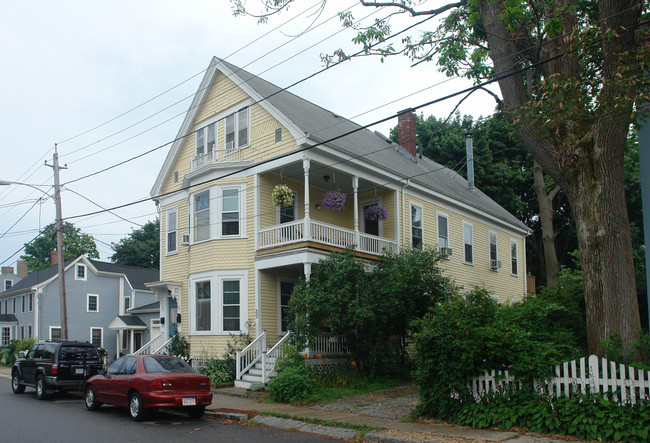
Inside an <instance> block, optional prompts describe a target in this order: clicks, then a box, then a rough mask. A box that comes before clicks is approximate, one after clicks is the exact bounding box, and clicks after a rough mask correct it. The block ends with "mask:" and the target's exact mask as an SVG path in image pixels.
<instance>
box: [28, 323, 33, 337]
mask: <svg viewBox="0 0 650 443" xmlns="http://www.w3.org/2000/svg"><path fill="white" fill-rule="evenodd" d="M27 337H33V335H32V325H27Z"/></svg>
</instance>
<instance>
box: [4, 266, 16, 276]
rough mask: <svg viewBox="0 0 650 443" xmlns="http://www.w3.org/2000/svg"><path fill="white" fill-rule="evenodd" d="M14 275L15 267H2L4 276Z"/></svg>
mask: <svg viewBox="0 0 650 443" xmlns="http://www.w3.org/2000/svg"><path fill="white" fill-rule="evenodd" d="M13 273H14V267H13V266H3V267H2V275H7V274H13Z"/></svg>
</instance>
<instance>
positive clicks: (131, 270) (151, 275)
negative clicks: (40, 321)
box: [0, 259, 160, 297]
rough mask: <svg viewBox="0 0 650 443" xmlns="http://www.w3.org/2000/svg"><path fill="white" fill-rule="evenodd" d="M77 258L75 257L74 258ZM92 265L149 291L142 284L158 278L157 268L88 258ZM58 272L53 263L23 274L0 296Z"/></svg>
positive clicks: (66, 264) (25, 287)
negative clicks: (22, 276)
mask: <svg viewBox="0 0 650 443" xmlns="http://www.w3.org/2000/svg"><path fill="white" fill-rule="evenodd" d="M75 260H77V259H75ZM75 260H67V261H66V262H65V267H66V268H67V267H68V266H69V265H70V264H71V263H73V262H74V261H75ZM88 262H90V264H91V265H92V266H94V267H95V268H96V269H97V271H99V272H110V273H114V274H123V275H124V276H126V278H127V279H128V280H129V283H130V284H131V286H132V287H133V289H137V290H142V291H150V289H149V288H147V287H146V286H145V285H144V284H145V283H147V282H151V281H156V280H158V279H159V278H160V273H159V271H158V270H157V269H147V268H138V267H135V266H124V265H118V264H115V263H106V262H102V261H99V260H88ZM57 273H58V266H57V265H53V266H49V267H47V268H45V269H40V270H38V271H32V272H30V273H29V274H27V275H26V276H25V278H23V279H22V280H20V281H19V282H18V283H16V284H15V285H13V286H12V287H11V288H9V289H8V290H6V291H5V292H2V293H0V296H2V297H6V296H8V297H10V296H11V295H13V294H20V293H24V292H25V291H26V290H30V289H31V288H32V286H36V285H38V284H40V283H43V282H45V281H47V280H49V279H51V278H52V277H54V276H56V275H57Z"/></svg>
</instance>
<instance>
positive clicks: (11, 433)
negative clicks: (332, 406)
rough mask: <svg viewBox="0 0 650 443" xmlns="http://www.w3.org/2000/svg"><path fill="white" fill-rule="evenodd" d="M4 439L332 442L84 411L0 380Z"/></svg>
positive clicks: (178, 417) (173, 418)
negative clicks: (20, 391)
mask: <svg viewBox="0 0 650 443" xmlns="http://www.w3.org/2000/svg"><path fill="white" fill-rule="evenodd" d="M0 411H1V414H2V415H1V416H0V435H1V436H2V437H1V440H2V441H16V442H18V441H20V442H36V441H47V442H70V443H72V442H84V443H87V442H89V441H92V442H93V443H96V442H110V443H115V442H116V441H119V442H125V441H138V442H144V441H155V442H173V441H182V442H188V441H192V442H195V441H210V442H226V441H228V442H230V441H245V442H267V443H268V442H269V441H295V442H331V441H332V440H330V439H326V438H323V437H319V436H315V435H310V434H305V433H300V432H290V431H284V430H281V429H276V428H268V427H264V426H242V425H239V424H222V423H220V422H219V421H218V420H215V419H210V418H203V419H198V420H196V419H190V418H188V417H187V415H186V414H181V413H176V412H166V411H160V412H155V413H153V414H152V415H151V416H150V417H149V419H148V420H147V421H144V422H141V423H136V422H134V421H133V420H131V417H130V416H129V413H128V411H127V410H126V408H117V407H113V406H102V407H101V408H100V409H99V411H95V412H90V411H87V410H86V407H85V406H84V402H83V399H82V398H81V397H80V396H79V395H74V394H54V395H52V396H51V397H50V399H48V400H45V401H39V400H37V399H36V393H35V391H34V389H31V388H27V389H26V390H25V393H24V394H20V395H16V394H14V393H13V392H12V391H11V383H10V380H9V379H6V378H0Z"/></svg>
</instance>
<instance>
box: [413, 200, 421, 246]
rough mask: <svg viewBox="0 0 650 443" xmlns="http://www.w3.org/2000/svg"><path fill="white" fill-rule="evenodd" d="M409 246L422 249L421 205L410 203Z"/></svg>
mask: <svg viewBox="0 0 650 443" xmlns="http://www.w3.org/2000/svg"><path fill="white" fill-rule="evenodd" d="M411 246H412V247H413V248H414V249H422V206H417V205H413V204H412V205H411Z"/></svg>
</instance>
